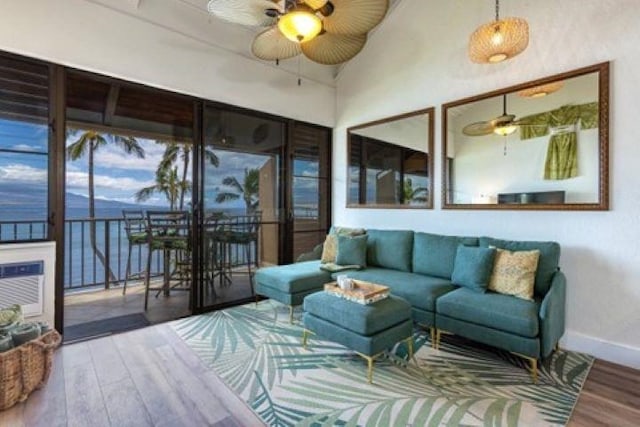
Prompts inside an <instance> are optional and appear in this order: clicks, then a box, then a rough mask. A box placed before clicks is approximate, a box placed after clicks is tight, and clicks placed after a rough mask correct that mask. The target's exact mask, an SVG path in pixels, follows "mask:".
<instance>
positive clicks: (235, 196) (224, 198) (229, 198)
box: [216, 193, 240, 203]
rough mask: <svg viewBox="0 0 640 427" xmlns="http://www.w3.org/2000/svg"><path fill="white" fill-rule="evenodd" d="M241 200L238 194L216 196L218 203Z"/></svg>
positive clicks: (219, 194)
mask: <svg viewBox="0 0 640 427" xmlns="http://www.w3.org/2000/svg"><path fill="white" fill-rule="evenodd" d="M239 198H240V195H239V194H236V193H218V194H217V195H216V203H225V202H231V201H233V200H238V199H239Z"/></svg>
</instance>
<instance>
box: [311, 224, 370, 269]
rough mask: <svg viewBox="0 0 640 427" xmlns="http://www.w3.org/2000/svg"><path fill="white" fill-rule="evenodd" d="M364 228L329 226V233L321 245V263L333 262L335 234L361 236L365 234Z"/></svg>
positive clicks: (336, 244)
mask: <svg viewBox="0 0 640 427" xmlns="http://www.w3.org/2000/svg"><path fill="white" fill-rule="evenodd" d="M365 233H366V231H365V230H364V228H347V227H331V230H330V232H329V234H327V237H326V239H325V241H324V245H322V257H321V260H322V263H323V264H325V263H326V264H328V263H335V262H336V254H337V252H338V240H337V236H361V235H363V234H365Z"/></svg>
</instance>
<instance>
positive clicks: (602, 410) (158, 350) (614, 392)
mask: <svg viewBox="0 0 640 427" xmlns="http://www.w3.org/2000/svg"><path fill="white" fill-rule="evenodd" d="M261 425H263V423H262V422H261V420H260V419H259V418H258V417H257V416H256V415H255V414H254V413H253V412H252V411H251V410H250V409H249V407H248V406H247V405H246V404H245V403H244V402H243V401H242V400H241V399H240V398H239V397H237V396H236V395H234V394H233V392H231V390H230V389H228V388H227V386H226V385H225V384H224V383H223V382H222V381H221V380H220V379H219V378H218V376H217V375H216V374H215V373H213V372H212V371H211V370H209V369H208V368H207V367H205V366H204V365H203V364H202V362H201V361H200V360H199V359H198V357H197V356H196V355H195V353H193V351H192V350H191V349H190V348H189V347H188V346H187V345H186V344H185V343H184V342H183V341H182V340H180V339H179V338H178V337H177V335H176V334H175V333H174V332H173V330H172V329H171V328H170V327H169V326H168V325H166V324H163V325H156V326H152V327H148V328H145V329H140V330H137V331H133V332H127V333H123V334H119V335H114V336H110V337H105V338H100V339H95V340H92V341H87V342H82V343H78V344H71V345H65V346H63V347H62V348H61V349H60V350H59V351H58V352H57V353H56V358H55V365H54V370H53V374H52V376H51V378H50V380H49V382H48V383H47V385H46V386H45V387H44V388H43V389H42V390H38V391H36V392H35V393H34V394H33V395H32V396H31V397H30V398H29V399H28V400H27V402H25V403H23V404H19V405H16V406H14V407H13V408H11V409H9V410H7V411H4V412H0V426H2V427H31V426H43V427H44V426H46V427H53V426H70V427H72V426H73V427H75V426H81V427H85V426H91V427H100V426H117V427H124V426H136V427H137V426H158V427H173V426H175V427H178V426H180V427H181V426H216V427H235V426H250V427H252V426H261ZM569 426H572V427H583V426H589V427H590V426H616V427H625V426H640V371H637V370H633V369H629V368H625V367H622V366H618V365H614V364H611V363H608V362H603V361H596V363H595V365H594V366H593V369H592V370H591V372H590V374H589V377H588V379H587V382H586V384H585V386H584V390H583V392H582V394H581V396H580V399H579V401H578V404H577V406H576V409H575V412H574V414H573V416H572V418H571V421H570V422H569Z"/></svg>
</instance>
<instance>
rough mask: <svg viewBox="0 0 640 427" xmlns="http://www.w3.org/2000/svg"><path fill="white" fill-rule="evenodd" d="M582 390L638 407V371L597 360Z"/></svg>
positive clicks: (639, 379)
mask: <svg viewBox="0 0 640 427" xmlns="http://www.w3.org/2000/svg"><path fill="white" fill-rule="evenodd" d="M583 391H584V392H586V393H591V394H593V395H597V396H601V397H603V398H606V399H608V400H611V401H613V402H615V403H617V404H622V405H626V406H629V407H632V408H638V409H640V371H638V370H635V369H631V368H627V367H623V366H619V365H615V364H613V363H609V362H604V361H600V360H597V361H596V362H595V363H594V366H593V368H592V369H591V372H590V373H589V378H588V381H587V382H586V383H585V385H584V388H583Z"/></svg>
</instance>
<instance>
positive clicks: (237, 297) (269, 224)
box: [197, 106, 285, 309]
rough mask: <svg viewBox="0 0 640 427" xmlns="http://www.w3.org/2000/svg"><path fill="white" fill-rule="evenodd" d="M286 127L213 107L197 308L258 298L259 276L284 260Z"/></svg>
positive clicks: (205, 154)
mask: <svg viewBox="0 0 640 427" xmlns="http://www.w3.org/2000/svg"><path fill="white" fill-rule="evenodd" d="M284 146H285V126H284V123H283V122H281V121H278V120H274V119H269V118H264V117H262V116H260V115H253V114H249V113H244V112H238V111H235V110H228V109H224V108H218V107H213V106H207V107H206V108H205V113H204V146H203V147H202V150H201V155H202V160H201V166H202V182H203V185H202V202H201V205H202V236H203V239H202V246H201V266H202V267H201V269H202V272H201V274H202V276H201V277H202V279H201V282H200V283H199V286H200V288H199V291H200V298H199V301H198V302H197V304H198V307H199V309H206V308H211V307H220V306H226V305H230V304H234V303H238V302H241V301H244V300H252V299H253V297H254V293H253V282H252V280H253V274H254V272H255V270H256V269H257V268H259V267H262V266H266V265H276V264H278V263H279V262H280V254H281V249H280V248H281V241H282V233H281V231H282V223H281V222H282V217H283V215H282V204H283V188H282V182H283V180H282V177H281V175H282V163H283V153H284Z"/></svg>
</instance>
